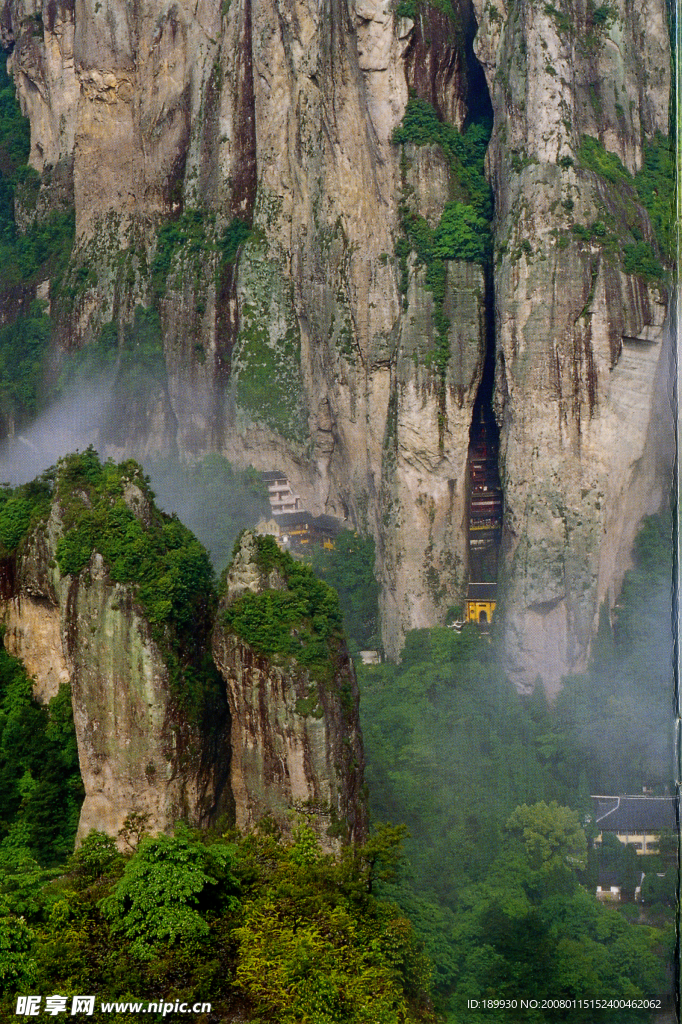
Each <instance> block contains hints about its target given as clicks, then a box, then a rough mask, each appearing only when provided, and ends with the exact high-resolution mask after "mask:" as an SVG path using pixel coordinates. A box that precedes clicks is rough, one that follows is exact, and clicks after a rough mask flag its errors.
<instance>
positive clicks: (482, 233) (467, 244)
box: [433, 203, 490, 263]
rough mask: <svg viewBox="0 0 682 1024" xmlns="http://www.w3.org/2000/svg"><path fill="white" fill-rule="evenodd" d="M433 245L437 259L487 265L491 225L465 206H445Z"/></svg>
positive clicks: (472, 209) (471, 208)
mask: <svg viewBox="0 0 682 1024" xmlns="http://www.w3.org/2000/svg"><path fill="white" fill-rule="evenodd" d="M433 241H434V246H433V255H434V256H435V257H436V259H443V260H468V261H469V262H470V263H483V262H484V261H485V260H486V259H488V258H489V257H490V233H489V227H488V222H487V221H485V220H484V219H483V218H482V217H479V216H478V215H477V213H476V211H475V210H474V208H473V207H472V206H465V205H464V203H446V204H445V208H444V210H443V214H442V216H441V219H440V222H439V224H438V227H437V228H436V230H435V233H434V239H433Z"/></svg>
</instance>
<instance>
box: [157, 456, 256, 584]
mask: <svg viewBox="0 0 682 1024" xmlns="http://www.w3.org/2000/svg"><path fill="white" fill-rule="evenodd" d="M145 468H146V469H147V471H148V472H149V477H150V482H151V486H152V488H153V490H154V493H155V494H156V500H157V504H158V505H159V507H160V508H162V509H165V510H166V511H167V512H169V513H171V514H173V515H177V516H178V518H179V519H180V520H181V521H182V522H183V523H185V525H186V526H187V527H188V528H189V529H190V530H191V531H192V533H193V534H194V535H195V537H197V538H198V540H199V541H200V542H201V543H202V544H203V545H204V547H205V548H206V550H207V551H208V553H209V556H210V558H211V562H212V563H213V567H214V569H215V570H216V572H218V573H220V572H222V571H223V569H225V567H226V566H227V565H228V563H229V562H230V560H231V558H232V548H233V546H234V542H235V540H236V538H237V535H238V534H239V533H240V532H241V531H242V530H243V529H245V528H246V527H249V526H255V524H256V523H257V522H258V520H259V519H260V518H262V517H269V516H270V504H269V502H268V495H267V490H266V488H265V486H264V485H263V483H262V481H261V478H260V476H259V474H258V473H257V472H256V471H255V470H254V469H251V468H249V469H246V470H237V469H234V468H233V467H232V466H231V465H230V463H229V462H228V461H227V459H225V458H224V457H223V456H222V455H206V456H205V457H204V458H203V459H200V460H199V461H198V462H195V463H180V462H178V460H177V459H162V460H159V461H155V462H149V463H147V465H146V467H145Z"/></svg>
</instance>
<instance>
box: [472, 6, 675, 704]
mask: <svg viewBox="0 0 682 1024" xmlns="http://www.w3.org/2000/svg"><path fill="white" fill-rule="evenodd" d="M475 6H476V11H477V17H478V19H479V23H480V29H479V35H478V37H477V41H476V50H477V53H478V56H479V58H480V60H481V62H482V64H483V67H484V69H485V73H486V77H487V79H488V83H489V86H490V92H491V98H492V102H493V109H494V112H495V125H494V130H493V136H492V139H491V143H490V146H489V149H488V161H489V170H490V178H491V181H492V182H493V186H494V191H495V198H496V213H495V222H494V230H495V240H496V252H497V260H496V272H495V299H496V317H495V324H496V336H497V379H496V389H495V403H496V413H497V416H498V421H499V423H500V425H501V459H500V462H501V473H502V479H503V486H504V491H505V508H506V518H505V532H504V543H503V570H502V585H503V593H502V609H503V617H502V621H501V629H502V636H503V642H504V649H505V653H506V659H507V666H508V669H509V671H510V674H511V676H512V678H513V679H514V680H515V681H516V682H517V684H518V685H519V687H520V688H523V689H526V688H529V687H531V686H532V685H533V684H534V680H535V676H536V675H540V676H541V677H542V678H543V679H544V681H545V684H546V686H547V687H548V688H549V690H550V691H551V692H555V691H556V689H557V687H558V686H559V685H560V681H561V677H562V676H563V675H565V674H566V673H567V672H569V671H572V670H575V669H578V668H582V667H584V665H585V660H586V656H587V652H588V647H589V640H590V636H591V633H592V631H593V629H594V627H595V625H596V615H597V612H598V607H599V605H600V604H601V602H602V601H604V600H606V601H608V603H609V605H612V604H613V602H614V601H615V598H616V596H617V593H618V590H619V588H620V584H621V581H622V577H623V574H624V572H625V570H626V569H627V568H628V565H629V559H630V549H631V545H632V540H633V537H634V535H635V533H636V531H637V528H638V525H639V523H640V522H641V519H642V517H643V516H644V515H646V514H648V513H651V512H653V511H655V510H657V509H658V508H660V506H661V503H662V502H663V501H664V500H666V497H667V488H668V486H669V479H670V477H669V465H670V451H671V445H670V439H671V422H672V418H671V410H670V404H669V401H668V380H669V362H670V330H669V327H668V326H666V315H667V308H668V295H667V291H666V289H665V288H663V287H662V286H652V285H647V284H646V283H645V282H644V281H643V280H642V279H641V278H637V277H635V276H633V275H626V274H625V273H624V272H623V270H622V268H621V266H620V265H619V263H618V261H617V260H614V259H613V258H610V257H609V255H608V253H607V252H606V250H605V249H604V247H603V246H602V245H600V244H599V240H598V237H593V239H592V240H591V241H590V242H589V243H587V244H577V243H576V241H575V240H574V239H572V238H571V227H572V225H573V224H574V223H575V224H581V225H589V224H592V223H594V222H603V223H604V224H605V225H608V226H609V230H610V231H614V232H615V233H616V234H619V233H621V232H623V231H626V230H627V227H628V224H626V223H625V221H626V220H627V218H628V217H629V218H630V224H629V226H632V224H633V223H634V224H635V225H636V226H637V227H638V230H639V232H640V236H641V237H642V238H643V239H644V240H645V241H649V242H652V241H653V233H652V229H651V225H650V223H649V219H648V217H647V216H646V214H645V213H644V212H643V211H642V209H641V207H639V206H637V204H635V203H630V208H629V209H628V210H627V212H625V211H624V209H623V203H622V202H619V196H618V187H617V186H615V185H613V184H611V183H609V182H608V181H607V180H605V179H604V178H602V177H600V176H599V175H597V174H595V173H593V172H592V171H590V170H587V169H585V168H584V167H582V166H581V164H580V158H579V156H578V155H577V154H578V153H579V149H580V143H581V136H584V135H590V136H593V137H595V138H599V139H601V140H602V141H603V143H604V145H605V147H606V148H607V149H608V150H611V151H613V152H614V153H616V154H617V155H618V156H619V157H620V159H621V160H622V162H623V164H624V165H625V166H626V167H627V168H628V169H629V171H630V172H632V173H634V172H635V171H637V170H638V169H640V168H641V166H642V163H643V155H644V154H643V147H644V143H645V141H646V140H647V139H648V140H651V139H652V137H653V136H654V134H655V133H656V132H658V131H660V132H662V133H664V134H665V133H667V127H668V93H669V87H670V76H669V68H670V64H669V50H668V34H667V23H666V18H665V5H664V4H663V3H661V2H653V3H646V4H644V5H637V10H636V11H635V10H634V9H633V8H632V7H631V5H629V4H626V3H622V2H619V3H616V4H615V5H613V12H612V16H609V17H608V19H607V20H606V21H605V22H604V23H595V21H594V18H593V16H592V14H591V11H592V8H590V6H589V5H584V4H582V3H575V4H573V3H571V4H570V5H568V6H567V7H566V8H562V12H563V13H561V12H558V11H557V10H556V9H555V8H553V7H552V6H551V5H545V6H544V8H543V7H542V5H540V6H539V7H532V8H531V7H530V6H526V5H519V6H517V5H511V4H510V5H509V6H508V8H507V7H505V6H504V5H501V4H498V5H497V6H495V5H484V4H482V3H480V2H479V0H476V3H475ZM644 82H646V83H647V86H646V88H644V87H643V83H644ZM567 243H568V244H567ZM628 339H630V340H628ZM635 339H641V340H639V341H637V340H635Z"/></svg>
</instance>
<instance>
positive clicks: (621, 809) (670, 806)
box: [592, 796, 677, 833]
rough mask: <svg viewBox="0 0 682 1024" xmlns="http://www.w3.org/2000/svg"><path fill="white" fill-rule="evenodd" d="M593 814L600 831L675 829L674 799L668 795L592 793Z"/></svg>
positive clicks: (669, 831) (664, 830)
mask: <svg viewBox="0 0 682 1024" xmlns="http://www.w3.org/2000/svg"><path fill="white" fill-rule="evenodd" d="M592 801H593V804H594V816H595V819H596V822H597V825H598V826H599V828H600V829H601V830H602V831H603V832H633V833H637V832H654V833H656V832H666V833H671V832H674V831H675V830H676V828H677V815H676V801H675V798H674V797H671V796H593V797H592Z"/></svg>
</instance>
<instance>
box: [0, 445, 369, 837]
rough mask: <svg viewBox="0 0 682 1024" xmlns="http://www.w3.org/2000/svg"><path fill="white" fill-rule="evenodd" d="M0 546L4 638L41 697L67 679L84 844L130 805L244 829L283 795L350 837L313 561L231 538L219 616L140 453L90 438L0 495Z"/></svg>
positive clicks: (359, 805) (334, 833) (335, 677)
mask: <svg viewBox="0 0 682 1024" xmlns="http://www.w3.org/2000/svg"><path fill="white" fill-rule="evenodd" d="M0 542H1V543H2V554H3V561H2V573H1V575H0V583H1V584H2V597H3V604H4V609H3V612H4V615H3V617H4V621H5V627H6V631H5V640H4V643H5V647H6V649H7V651H8V652H9V653H10V654H13V655H15V656H16V657H19V658H20V659H22V660H23V662H24V665H25V667H26V669H27V671H28V672H29V674H30V675H31V676H32V677H33V679H34V686H33V692H34V695H35V696H36V698H37V699H38V700H39V701H41V702H42V703H47V702H48V701H49V700H50V699H51V698H52V697H53V696H55V695H56V693H57V691H58V690H59V687H60V685H61V684H62V683H68V684H70V689H71V696H72V703H73V711H74V721H75V727H76V739H77V743H78V756H79V761H80V768H81V775H82V779H83V785H84V788H85V801H84V803H83V807H82V810H81V816H80V822H79V829H78V832H79V836H80V837H81V838H82V837H83V836H84V835H86V834H87V833H88V832H89V831H90V830H91V829H92V828H97V829H101V830H103V831H105V832H108V833H109V834H111V835H117V834H118V832H119V830H120V829H121V828H122V826H123V824H124V822H125V819H126V818H127V817H128V815H130V814H132V813H137V814H141V815H146V816H147V827H148V828H149V829H150V830H152V831H163V830H164V829H168V828H169V827H171V826H172V825H173V824H174V823H175V822H176V821H178V820H180V819H181V818H182V819H185V820H188V821H189V822H191V823H194V824H196V825H206V824H208V823H211V822H214V821H216V820H217V819H218V818H220V817H221V816H227V820H236V824H237V826H238V827H240V828H244V829H248V828H250V827H251V826H253V825H254V824H255V823H256V822H258V821H259V820H260V819H261V818H262V817H264V816H265V815H266V814H269V815H271V816H275V817H277V816H278V817H281V818H282V820H283V822H284V823H285V824H286V820H287V818H286V812H287V811H289V810H290V809H292V808H293V807H296V806H297V807H299V808H301V809H303V810H305V811H306V813H308V814H310V815H311V816H312V817H313V819H314V820H316V821H317V823H318V825H319V832H320V837H321V840H322V841H323V842H324V843H325V845H326V846H329V845H330V844H331V845H332V846H333V845H336V844H337V843H338V842H339V841H343V840H350V839H362V838H363V836H364V834H365V832H366V807H365V799H364V792H363V781H362V775H363V768H364V760H363V753H362V740H361V736H360V731H359V724H358V690H357V683H356V680H355V675H354V672H353V666H352V663H351V662H350V660H349V658H348V654H347V651H346V648H345V640H344V638H343V633H342V630H341V615H340V611H339V607H338V600H337V598H336V595H335V593H334V592H333V591H331V590H330V588H329V587H327V586H326V585H325V584H323V583H321V582H320V581H318V580H316V579H315V577H314V576H313V574H312V572H311V571H310V570H309V569H304V568H303V567H301V566H299V565H298V564H297V563H295V562H294V561H293V560H292V559H291V558H290V556H288V555H284V554H282V553H281V552H279V550H278V549H277V548H276V546H275V545H274V543H273V542H269V543H270V544H271V545H272V549H271V548H270V547H268V542H263V541H262V540H261V541H256V539H255V538H254V537H253V535H251V534H244V536H243V538H242V542H241V547H240V549H239V552H238V553H237V557H236V558H235V560H234V562H233V565H232V567H231V568H230V571H229V575H228V577H227V585H226V592H225V595H224V601H223V605H222V606H221V609H220V610H219V612H218V615H217V618H216V595H215V590H214V583H213V572H212V570H211V567H210V565H209V562H208V558H207V555H206V552H205V551H204V549H203V548H202V547H201V545H200V544H199V543H198V542H197V541H196V539H195V538H194V537H193V536H192V534H191V533H190V532H189V530H187V529H186V528H185V527H184V526H182V525H181V524H180V523H179V522H178V521H177V520H176V519H172V518H170V517H168V516H165V515H163V514H162V513H160V512H159V511H158V510H157V508H156V507H155V505H154V502H153V496H152V495H151V493H150V491H149V487H148V484H147V481H146V479H145V477H144V475H143V474H142V472H141V471H140V468H139V466H137V465H136V463H134V462H132V461H128V462H126V463H123V464H122V465H121V466H114V465H113V464H112V463H107V464H105V465H104V466H102V465H101V464H100V463H99V460H98V459H97V456H96V454H95V453H94V452H93V451H92V450H88V451H87V452H85V453H83V454H78V455H73V456H70V457H69V458H67V459H65V460H64V461H63V462H61V463H60V464H59V466H58V468H57V471H56V473H55V472H54V471H51V472H50V473H49V474H48V475H47V477H44V478H42V479H41V480H39V481H36V482H34V483H33V484H31V485H27V486H26V487H24V488H21V489H20V490H19V491H18V492H16V493H15V494H13V495H11V496H8V495H7V493H6V492H3V493H2V495H0ZM263 544H264V545H265V546H264V548H263V550H262V551H261V547H263ZM259 545H260V547H259ZM264 559H265V560H267V559H269V560H270V562H272V565H271V566H269V568H268V570H267V571H265V570H263V569H262V568H261V566H262V565H263V564H264ZM271 590H272V591H273V592H274V599H275V606H274V608H275V614H274V618H273V617H272V615H271V614H270V613H271V612H272V609H273V599H272V594H271V593H270V591H271ZM245 593H246V594H248V595H249V596H250V598H251V601H252V602H254V601H255V603H256V607H255V608H254V607H252V606H251V605H250V604H249V602H248V600H246V599H245V596H244V595H245ZM278 599H279V600H278ZM259 609H260V611H261V612H262V611H263V609H265V612H266V614H265V618H264V620H263V623H261V625H262V627H263V630H262V631H261V632H262V635H261V632H259V630H258V626H257V620H258V613H259ZM254 629H255V630H256V632H255V634H254V632H253V631H254ZM252 634H253V635H252ZM211 635H212V637H211ZM211 639H212V642H213V647H214V650H215V655H216V664H217V666H218V668H216V665H215V664H214V662H213V660H212V658H211V654H210V647H211ZM273 644H274V646H273ZM271 647H272V649H271ZM283 651H286V652H287V653H285V654H283V653H282V652H283ZM218 669H219V670H220V672H221V673H222V678H221V675H220V673H219V671H218ZM226 683H227V687H226V685H225V684H226Z"/></svg>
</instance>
